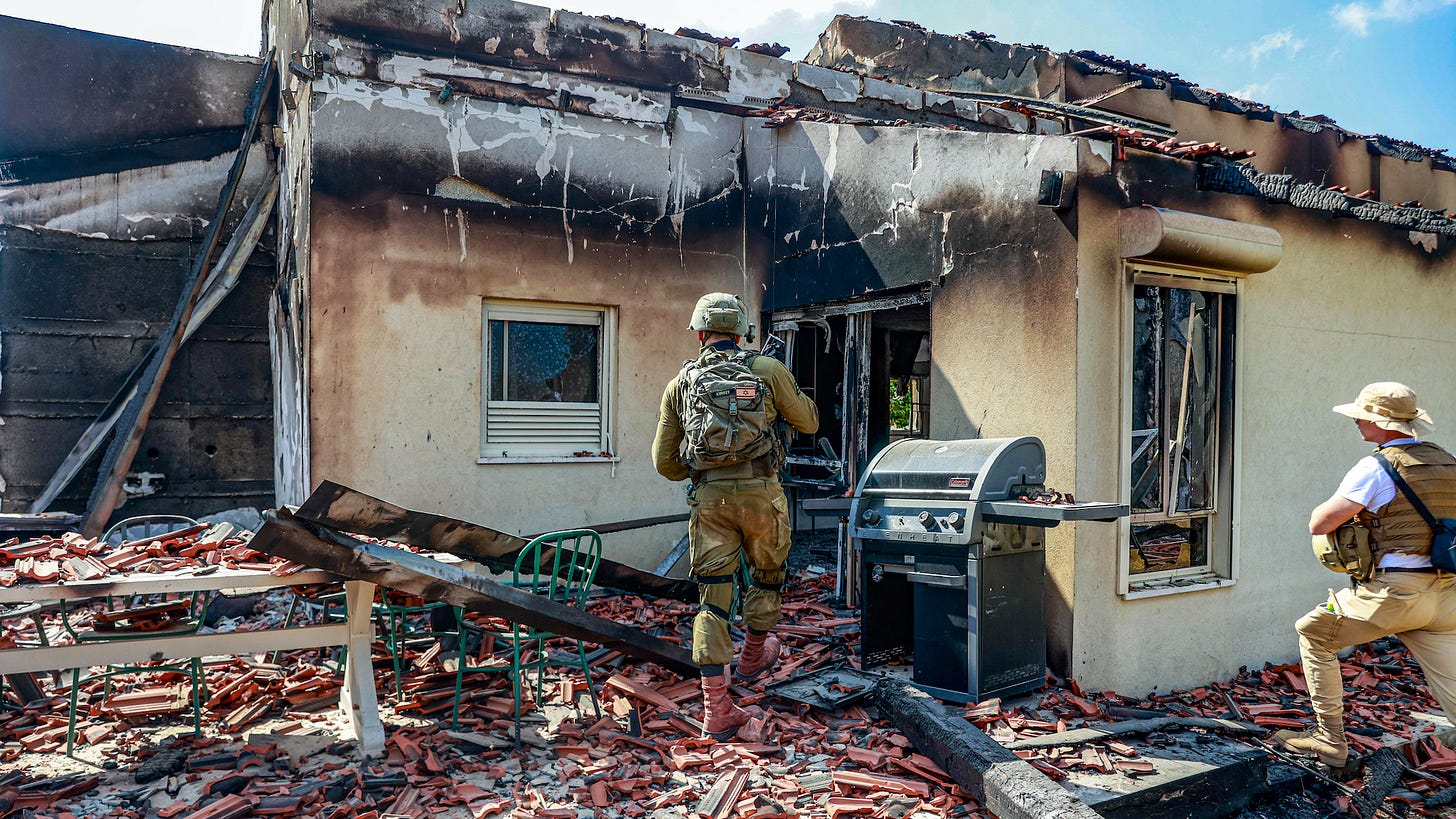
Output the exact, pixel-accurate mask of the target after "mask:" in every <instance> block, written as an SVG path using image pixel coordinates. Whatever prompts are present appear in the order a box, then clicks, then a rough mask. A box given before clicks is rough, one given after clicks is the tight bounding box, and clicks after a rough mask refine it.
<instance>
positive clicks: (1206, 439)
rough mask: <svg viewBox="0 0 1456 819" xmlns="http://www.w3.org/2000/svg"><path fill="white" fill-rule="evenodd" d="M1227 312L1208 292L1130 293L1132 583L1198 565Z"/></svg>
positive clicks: (1211, 487)
mask: <svg viewBox="0 0 1456 819" xmlns="http://www.w3.org/2000/svg"><path fill="white" fill-rule="evenodd" d="M1231 304H1232V298H1231V297H1229V296H1226V295H1221V294H1218V293H1213V292H1205V291H1200V290H1193V289H1185V288H1179V287H1168V286H1164V285H1151V284H1138V285H1135V286H1134V288H1133V327H1132V351H1131V353H1132V362H1131V363H1132V396H1131V398H1132V429H1131V436H1130V438H1131V444H1132V446H1131V452H1130V453H1129V463H1130V467H1131V468H1130V469H1129V472H1128V474H1129V478H1128V479H1129V481H1130V482H1131V492H1130V495H1131V498H1132V510H1133V514H1134V515H1135V516H1136V517H1135V518H1134V524H1133V527H1132V543H1131V552H1130V554H1131V561H1130V571H1131V573H1133V574H1140V573H1144V572H1160V571H1169V570H1174V569H1187V568H1193V567H1202V566H1207V565H1208V561H1209V546H1208V544H1209V541H1210V538H1211V533H1212V531H1213V529H1212V526H1213V517H1212V516H1213V514H1214V513H1215V512H1216V511H1217V510H1216V508H1215V506H1216V501H1217V496H1218V492H1217V479H1218V475H1219V470H1220V463H1219V457H1220V448H1219V442H1218V430H1219V424H1220V402H1223V401H1226V400H1227V398H1226V390H1225V389H1223V388H1222V385H1221V384H1220V380H1221V379H1223V378H1225V377H1226V375H1225V368H1224V367H1223V364H1222V362H1221V361H1220V356H1221V355H1222V351H1223V350H1225V349H1227V346H1226V345H1227V343H1228V339H1227V338H1225V336H1227V335H1228V333H1229V330H1230V328H1229V327H1228V326H1226V322H1225V319H1226V313H1225V310H1226V307H1227V306H1228V305H1231Z"/></svg>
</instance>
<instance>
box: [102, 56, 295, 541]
mask: <svg viewBox="0 0 1456 819" xmlns="http://www.w3.org/2000/svg"><path fill="white" fill-rule="evenodd" d="M275 76H276V75H275V73H274V63H273V54H272V53H271V52H270V53H269V55H268V57H267V59H266V60H265V61H264V62H263V70H262V71H261V72H260V73H259V74H258V81H257V82H256V83H254V85H253V93H252V96H251V97H250V98H249V100H248V110H247V114H246V119H247V122H248V125H247V127H246V128H244V129H243V136H242V139H241V140H240V141H239V144H238V153H237V158H236V159H235V160H234V161H233V166H232V169H231V170H230V171H229V172H228V179H227V183H226V184H224V185H223V188H222V191H221V192H220V193H219V194H218V197H217V213H216V215H215V216H214V217H213V220H212V222H211V223H210V224H208V226H207V235H206V237H205V238H204V239H203V242H202V249H201V252H200V253H198V254H197V261H196V262H195V263H194V264H193V266H192V273H191V275H190V276H189V277H188V286H187V287H186V288H184V290H183V293H182V299H181V301H179V302H178V303H177V310H176V312H175V313H174V314H173V316H172V322H171V323H170V324H169V325H168V326H167V329H166V331H165V332H163V334H162V338H165V339H167V344H166V346H165V347H164V348H162V349H161V350H160V351H159V352H158V353H157V355H156V356H154V357H153V359H152V362H151V363H150V364H149V365H148V366H147V369H146V371H145V372H144V373H142V377H141V379H140V380H139V381H138V385H139V387H138V390H137V395H136V397H135V398H133V399H132V400H131V401H130V402H128V403H127V406H126V409H125V410H123V411H122V414H121V417H120V418H119V419H118V421H117V427H118V432H117V435H116V437H115V438H113V439H112V441H111V446H110V447H108V448H107V450H106V455H105V456H104V457H103V458H102V460H101V469H100V471H99V472H98V477H97V481H96V487H95V489H93V490H92V492H91V499H90V501H89V502H88V503H87V504H86V523H85V525H84V526H83V527H82V530H81V531H82V534H84V535H86V536H87V537H97V536H99V535H100V534H101V532H102V530H103V529H105V528H106V522H107V521H108V520H109V519H110V518H111V513H112V512H113V511H115V509H116V507H117V504H118V503H119V502H120V500H121V492H122V490H121V484H122V480H123V479H124V478H125V477H126V472H127V470H128V469H130V468H131V462H132V459H133V458H134V457H136V452H137V448H138V447H140V446H141V443H142V435H143V434H145V433H146V430H147V420H148V418H149V417H150V416H151V412H152V408H153V407H155V406H156V404H157V397H158V395H160V393H161V391H162V382H163V381H164V380H166V378H167V371H168V370H170V369H171V367H172V361H173V359H175V358H176V357H177V349H178V348H179V347H181V346H182V333H183V331H184V329H185V328H186V327H187V324H188V322H189V321H190V320H191V319H192V314H193V312H194V310H195V309H196V307H197V301H198V299H199V298H200V297H201V296H202V288H203V285H204V284H205V283H206V280H205V277H204V274H205V273H206V272H207V269H208V267H209V266H210V265H211V264H212V255H213V253H214V252H215V251H216V250H217V245H218V239H219V238H220V237H221V234H222V223H223V220H224V218H225V217H226V216H227V212H228V209H229V208H230V207H232V203H233V197H234V195H235V194H236V193H237V190H238V183H239V182H240V181H242V177H243V168H244V167H246V166H247V162H248V147H249V146H250V145H252V144H253V138H254V137H255V136H257V133H258V126H259V124H260V123H261V121H262V117H263V108H264V103H265V101H266V100H267V97H268V91H269V90H270V89H271V88H272V87H273V81H274V79H275ZM142 385H144V387H145V389H142Z"/></svg>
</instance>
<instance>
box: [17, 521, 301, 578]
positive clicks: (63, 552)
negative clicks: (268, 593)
mask: <svg viewBox="0 0 1456 819" xmlns="http://www.w3.org/2000/svg"><path fill="white" fill-rule="evenodd" d="M252 537H253V536H252V533H251V532H247V531H245V530H239V529H235V528H234V527H233V525H232V524H230V523H220V524H217V525H215V526H209V525H206V524H200V525H197V526H192V527H188V528H186V529H180V530H177V531H175V532H169V533H167V534H163V535H157V536H154V537H146V538H140V539H138V540H133V541H128V542H125V543H122V544H120V545H118V546H112V545H109V544H107V543H105V542H103V541H101V540H98V539H96V538H88V537H86V536H84V535H80V534H77V533H75V532H67V533H66V534H63V535H59V536H50V535H47V536H44V537H38V538H32V539H30V540H25V541H22V540H21V539H20V538H11V539H9V540H7V541H4V542H3V543H0V586H14V585H17V584H23V583H54V582H62V583H71V582H79V581H87V580H101V579H105V578H108V577H116V576H121V575H129V574H160V573H162V572H176V571H183V570H188V569H190V570H192V571H194V572H196V573H203V572H206V571H208V570H209V569H216V568H218V567H221V568H227V569H255V570H259V571H265V572H270V573H272V574H274V575H278V576H280V577H286V576H288V575H290V574H295V573H297V572H299V571H301V570H302V569H303V568H304V566H303V565H302V564H299V563H294V562H292V561H288V560H283V559H281V558H274V557H270V556H269V555H265V554H263V553H262V552H259V551H258V550H256V549H254V548H252V547H251V546H250V545H249V544H250V542H251V540H252Z"/></svg>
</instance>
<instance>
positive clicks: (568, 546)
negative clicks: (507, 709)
mask: <svg viewBox="0 0 1456 819" xmlns="http://www.w3.org/2000/svg"><path fill="white" fill-rule="evenodd" d="M601 557H602V538H601V536H600V535H598V534H597V533H596V532H594V531H592V530H590V529H571V530H567V531H561V532H551V533H548V534H544V535H540V536H538V537H536V538H534V539H532V540H531V542H530V543H527V544H526V546H525V547H524V548H522V549H521V552H520V554H519V555H517V557H516V563H515V567H514V568H513V570H512V572H511V584H512V585H514V586H516V587H517V588H521V589H529V590H530V591H532V592H533V593H535V594H538V595H541V596H542V597H545V598H547V599H550V600H553V601H555V602H557V603H562V604H565V605H567V606H572V607H574V608H578V609H585V608H586V602H587V598H588V597H589V596H590V595H591V590H592V582H593V581H594V580H595V579H596V574H597V564H598V563H599V562H600V561H601ZM455 621H456V625H457V627H458V629H459V631H458V643H459V647H458V654H459V663H458V666H457V667H456V670H455V702H454V705H453V707H452V709H451V713H450V726H451V727H452V728H459V727H460V701H461V692H462V691H463V690H464V687H465V675H467V674H474V673H481V672H500V671H506V672H507V673H509V674H510V679H511V689H512V691H513V693H514V696H515V712H514V722H515V740H516V743H517V744H519V743H520V741H521V685H522V683H523V681H524V675H525V672H527V671H530V670H535V672H536V700H537V702H539V701H540V700H541V698H542V693H543V690H544V685H545V683H544V680H545V675H546V669H547V668H548V667H550V666H575V667H577V668H580V669H581V673H582V674H583V675H584V676H585V677H586V685H587V691H588V692H589V693H590V694H591V699H592V708H593V709H594V710H595V711H596V714H597V717H598V718H599V719H600V718H601V715H602V706H601V702H600V701H599V700H598V699H597V692H596V688H594V687H593V686H592V679H591V668H590V666H589V665H588V664H587V659H586V649H585V648H584V647H583V646H582V642H581V641H580V640H577V641H576V658H575V659H571V660H565V661H563V660H558V659H553V658H552V657H551V655H550V653H549V652H548V651H547V648H546V643H547V641H548V640H551V639H553V638H554V637H555V636H556V635H555V634H553V633H551V632H549V631H541V630H539V629H536V628H532V627H530V626H525V625H522V624H520V623H511V627H510V630H509V631H498V632H487V634H488V638H487V639H486V640H485V641H484V642H485V643H486V644H487V645H490V644H492V642H493V644H494V646H500V645H502V644H507V645H509V646H510V649H511V664H510V666H509V667H505V666H501V665H496V666H482V665H471V664H470V661H471V660H472V659H474V658H472V657H470V656H469V652H468V651H467V645H468V643H469V642H470V641H469V636H468V634H467V633H466V620H465V611H464V609H461V608H458V607H457V608H456V609H455ZM490 637H493V638H494V640H493V641H492V640H490V639H489V638H490ZM531 649H534V651H535V656H534V657H533V658H531V659H527V660H523V659H522V655H523V653H524V652H525V651H529V650H531Z"/></svg>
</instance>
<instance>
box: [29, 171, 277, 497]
mask: <svg viewBox="0 0 1456 819" xmlns="http://www.w3.org/2000/svg"><path fill="white" fill-rule="evenodd" d="M278 187H279V181H278V171H277V170H276V169H274V168H269V169H268V171H267V176H266V179H265V181H264V182H263V187H262V194H261V195H260V196H258V198H256V199H254V200H253V204H252V205H250V206H249V207H248V211H247V213H245V214H243V220H242V222H241V223H240V224H239V226H238V230H237V232H236V233H234V234H233V237H232V239H230V240H229V241H228V244H227V247H225V248H223V251H222V255H221V256H220V257H219V258H218V260H217V264H216V265H214V266H213V268H212V271H211V272H210V273H209V274H208V277H207V281H206V282H205V283H204V284H203V286H202V290H203V292H202V296H201V297H200V298H199V299H198V302H197V306H196V307H195V308H194V309H193V313H192V317H191V318H190V319H189V320H188V322H187V326H186V328H185V329H184V330H183V331H182V341H181V343H183V344H186V343H187V340H188V339H190V338H191V337H192V335H193V334H194V333H196V332H197V330H198V328H200V327H201V326H202V323H203V322H204V321H206V320H207V317H208V316H210V315H212V311H213V310H215V309H217V306H218V305H220V304H222V301H223V299H224V298H226V297H227V296H228V294H229V293H231V292H232V291H233V288H234V287H236V286H237V284H238V280H239V278H241V276H242V273H243V267H244V266H245V265H246V264H247V263H248V259H249V258H251V257H252V255H253V250H254V249H255V248H256V247H257V246H258V240H259V239H260V238H262V236H263V229H264V228H266V227H267V226H268V223H269V222H270V221H271V219H272V214H273V203H274V201H275V200H276V199H277V198H278ZM169 341H170V340H169V339H167V338H160V339H158V340H157V343H156V345H154V346H153V347H152V349H151V350H148V351H147V354H146V356H145V357H144V358H143V359H142V360H141V362H139V363H138V364H137V365H136V367H135V368H133V369H132V371H131V373H130V374H128V375H127V377H126V380H125V381H123V382H122V385H121V388H120V389H118V390H117V392H116V394H115V395H113V396H112V398H111V401H110V403H108V404H107V405H106V407H105V409H103V410H101V414H100V415H98V416H97V417H96V420H95V421H92V422H91V425H90V426H89V427H87V428H86V431H85V432H83V433H81V437H80V439H79V440H77V441H76V445H75V446H73V447H71V451H70V452H69V453H67V454H66V457H65V460H63V461H61V465H60V466H58V467H56V471H55V473H54V474H52V475H51V479H50V480H49V481H48V482H47V483H46V485H45V488H44V489H42V490H41V493H40V495H39V496H38V497H36V499H35V500H33V501H31V504H30V512H31V514H40V513H41V512H44V511H46V510H47V509H49V508H50V505H51V503H52V502H54V501H55V499H56V498H57V497H58V496H60V494H61V492H62V491H64V490H65V488H66V486H67V485H68V484H70V482H71V481H72V480H73V479H75V477H76V475H77V474H78V473H80V471H81V468H82V467H84V466H85V465H86V463H87V462H88V461H90V460H91V457H92V456H93V455H95V454H96V450H98V449H100V448H101V442H102V441H104V440H106V436H107V434H109V433H110V432H111V430H112V428H113V427H114V426H116V422H117V420H118V419H120V418H121V414H122V412H123V411H124V410H125V409H126V408H127V407H128V406H129V405H130V404H131V401H132V399H133V398H135V397H136V394H137V389H138V386H139V382H140V380H141V377H142V374H143V373H144V372H146V371H147V368H148V367H150V366H151V364H152V360H153V359H154V358H155V357H156V356H157V355H160V354H162V352H163V351H164V350H165V348H166V346H167V344H168V343H169Z"/></svg>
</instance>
